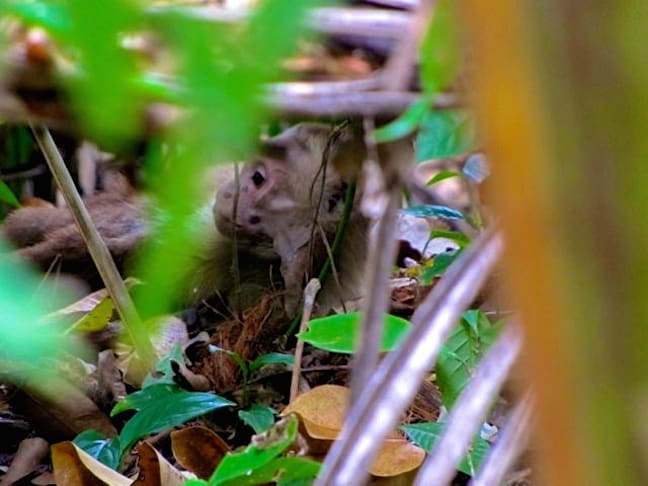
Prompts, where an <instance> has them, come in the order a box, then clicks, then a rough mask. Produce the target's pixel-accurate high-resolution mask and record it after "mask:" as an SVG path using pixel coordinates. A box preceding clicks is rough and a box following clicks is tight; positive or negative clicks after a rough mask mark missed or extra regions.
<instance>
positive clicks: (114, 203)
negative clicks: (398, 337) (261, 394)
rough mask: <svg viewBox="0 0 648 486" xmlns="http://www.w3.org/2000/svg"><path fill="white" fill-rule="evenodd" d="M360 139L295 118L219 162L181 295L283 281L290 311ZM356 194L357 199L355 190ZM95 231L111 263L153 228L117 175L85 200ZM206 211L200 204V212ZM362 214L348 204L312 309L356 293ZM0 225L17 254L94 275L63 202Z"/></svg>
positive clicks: (250, 293) (94, 278) (330, 234)
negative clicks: (246, 155) (240, 157)
mask: <svg viewBox="0 0 648 486" xmlns="http://www.w3.org/2000/svg"><path fill="white" fill-rule="evenodd" d="M361 142H362V140H361V139H360V140H358V136H357V134H356V133H354V132H353V130H352V129H351V128H350V127H346V128H341V129H340V128H338V129H334V128H332V127H330V126H327V125H323V124H316V123H301V124H298V125H295V126H293V127H292V128H289V129H288V130H286V131H285V132H283V133H281V134H279V135H278V136H275V137H272V138H269V139H267V140H266V141H265V142H263V143H262V146H261V148H260V150H259V155H258V156H256V157H255V158H253V159H252V160H251V161H249V162H247V163H245V164H243V165H242V166H241V167H239V168H238V174H236V172H235V171H236V169H235V168H234V167H228V168H224V169H222V170H220V173H219V176H218V178H219V181H220V182H219V184H218V187H217V190H216V195H215V197H214V200H213V204H211V211H209V210H208V211H207V212H209V213H211V215H212V217H210V218H209V219H207V220H205V219H204V218H203V220H201V221H203V222H202V223H199V224H204V225H205V228H204V229H205V233H206V236H205V238H203V240H204V241H203V242H202V243H201V244H202V246H201V247H200V248H199V249H198V250H197V252H196V255H193V256H192V259H191V260H192V263H191V266H190V268H189V269H188V272H187V274H188V275H189V278H188V282H187V285H186V289H185V290H184V292H182V294H183V295H184V296H185V299H184V300H185V301H186V302H185V303H187V304H191V303H195V302H198V301H200V300H203V299H206V298H208V297H210V296H212V295H216V294H219V295H220V296H221V297H222V298H224V299H226V302H228V304H230V305H231V304H233V301H234V299H233V296H235V295H237V300H238V301H240V302H243V303H245V304H251V303H254V302H257V301H258V298H259V297H260V296H261V295H262V294H263V293H264V292H268V291H270V290H276V289H277V288H280V289H283V297H284V308H285V310H286V312H287V313H288V314H289V315H292V314H295V313H296V312H297V310H298V306H299V302H300V298H301V292H302V288H303V286H304V284H305V283H306V282H307V281H308V279H309V278H312V277H317V276H318V274H319V272H320V270H321V268H322V266H323V265H324V264H325V262H326V261H327V259H328V258H329V255H330V249H331V245H332V244H333V240H334V238H335V235H336V232H337V230H338V226H339V223H340V221H341V220H342V215H343V212H344V206H345V197H346V193H347V191H348V190H349V186H350V184H351V181H347V180H343V178H342V176H340V175H339V173H338V172H337V171H336V170H335V167H336V166H337V167H340V166H346V167H348V166H349V165H353V164H356V165H357V166H359V165H360V163H361V162H362V160H363V158H364V157H365V152H364V150H362V149H360V148H359V147H361V146H362V143H361ZM356 199H357V197H356ZM85 203H86V206H87V208H88V210H89V212H90V215H91V217H92V220H93V221H94V223H95V225H96V227H97V229H98V231H99V233H100V234H101V236H102V237H103V239H104V241H105V242H106V244H107V246H108V248H109V250H110V252H111V253H112V255H113V257H114V259H115V261H116V263H117V265H118V267H119V268H120V269H123V268H124V265H125V264H126V263H127V262H128V261H129V260H130V259H131V258H132V256H133V255H136V253H137V250H138V249H139V248H140V247H141V246H142V244H143V243H144V242H145V240H146V239H147V238H149V237H151V236H152V235H153V234H154V231H153V226H154V223H152V222H151V221H153V220H154V219H155V218H154V217H151V213H152V212H153V213H154V208H151V206H152V203H151V202H150V200H149V199H148V198H146V197H145V196H142V195H139V194H138V193H136V192H135V191H134V190H133V189H132V188H131V187H130V186H129V185H127V184H123V182H122V183H121V184H120V183H115V184H112V185H111V184H107V187H106V190H105V191H103V192H101V193H98V194H96V195H93V196H90V197H88V198H86V199H85ZM204 212H206V211H203V213H204ZM368 231H369V221H368V220H367V218H366V217H364V216H363V215H361V214H360V211H358V210H353V211H352V212H351V216H350V220H349V223H348V225H347V228H346V231H345V233H344V238H343V240H342V242H341V245H340V246H339V252H338V253H339V254H338V256H337V261H336V262H335V264H334V266H333V268H334V271H333V272H332V274H331V275H330V276H329V278H328V279H327V280H326V281H325V282H324V283H323V288H322V290H321V292H320V294H319V296H318V298H317V301H316V302H317V306H318V308H317V313H318V314H324V313H326V312H328V311H330V310H331V309H332V308H333V307H336V306H339V305H340V304H342V303H344V302H345V301H348V300H351V299H355V298H358V297H360V294H361V293H362V274H363V270H364V266H365V258H366V253H367V240H368ZM0 233H2V234H4V236H5V237H6V238H7V239H8V240H9V241H10V242H12V243H13V244H14V245H15V246H16V247H18V248H19V249H18V250H17V252H18V253H19V254H20V255H22V256H23V257H25V258H26V259H27V260H30V261H32V262H34V263H35V264H37V265H38V266H39V267H41V268H42V269H44V270H47V269H48V268H52V267H54V266H56V265H60V269H61V271H63V272H68V273H74V274H77V275H79V276H81V277H82V278H84V279H85V280H87V281H88V282H90V283H91V285H93V286H95V287H98V286H101V280H100V278H99V276H98V273H97V272H96V269H95V268H94V265H93V263H92V260H91V259H90V256H89V253H88V250H87V247H86V244H85V242H84V241H83V238H82V237H81V235H80V233H79V232H78V230H77V228H76V225H75V224H74V221H73V218H72V215H71V214H70V212H69V211H68V210H67V209H66V208H55V207H25V208H21V209H18V210H16V211H14V212H13V213H12V214H10V215H9V216H8V217H7V219H6V221H5V223H4V224H3V226H2V227H1V228H0Z"/></svg>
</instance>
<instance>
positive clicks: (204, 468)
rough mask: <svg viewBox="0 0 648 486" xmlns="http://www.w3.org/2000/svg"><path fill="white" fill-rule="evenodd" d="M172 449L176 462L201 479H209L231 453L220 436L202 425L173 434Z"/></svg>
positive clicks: (175, 431) (176, 431)
mask: <svg viewBox="0 0 648 486" xmlns="http://www.w3.org/2000/svg"><path fill="white" fill-rule="evenodd" d="M171 449H172V451H173V457H175V459H176V461H178V463H179V464H180V465H181V466H182V467H184V468H185V469H187V470H189V471H191V472H193V473H195V474H196V476H198V477H199V478H200V479H208V478H209V477H210V476H211V475H212V473H213V472H214V470H215V469H216V466H218V464H219V463H220V462H221V460H222V459H223V457H224V456H225V454H227V453H228V452H229V451H230V448H229V446H228V445H227V444H226V443H225V441H224V440H223V439H221V437H220V436H219V435H218V434H216V433H215V432H213V431H212V430H210V429H208V428H207V427H202V426H200V425H195V426H192V427H186V428H184V429H181V430H174V431H173V432H171Z"/></svg>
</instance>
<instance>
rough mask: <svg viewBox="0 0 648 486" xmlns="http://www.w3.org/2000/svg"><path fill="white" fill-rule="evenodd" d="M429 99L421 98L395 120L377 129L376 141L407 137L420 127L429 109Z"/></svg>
mask: <svg viewBox="0 0 648 486" xmlns="http://www.w3.org/2000/svg"><path fill="white" fill-rule="evenodd" d="M429 107H430V103H429V101H428V100H420V101H417V102H416V103H414V104H413V105H411V106H410V107H409V108H407V110H405V112H404V113H403V114H402V115H401V116H399V117H398V118H396V119H395V120H394V121H392V122H390V123H388V124H387V125H383V126H382V127H380V128H378V129H376V131H375V132H374V136H375V137H376V142H378V143H384V142H391V141H393V140H398V139H399V138H403V137H406V136H407V135H409V134H410V133H412V132H414V131H415V130H417V129H418V126H419V124H420V123H421V120H423V117H424V116H425V114H426V113H427V111H428V110H429Z"/></svg>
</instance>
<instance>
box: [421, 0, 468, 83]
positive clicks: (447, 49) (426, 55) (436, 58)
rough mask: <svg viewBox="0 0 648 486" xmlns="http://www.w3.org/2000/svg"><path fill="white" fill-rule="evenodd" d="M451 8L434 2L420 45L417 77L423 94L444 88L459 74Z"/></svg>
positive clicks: (444, 1) (445, 0)
mask: <svg viewBox="0 0 648 486" xmlns="http://www.w3.org/2000/svg"><path fill="white" fill-rule="evenodd" d="M453 8H454V5H453V4H452V2H451V1H450V0H440V1H439V2H437V4H436V5H435V8H434V14H433V17H432V20H431V22H430V25H429V27H428V31H427V33H426V35H425V37H424V38H423V42H422V43H421V76H422V80H423V89H424V92H425V93H427V94H431V95H434V94H436V93H438V92H439V91H441V90H443V89H444V88H447V87H448V86H449V85H450V84H451V83H452V82H453V81H454V79H455V77H456V76H457V72H458V70H459V66H460V56H461V51H460V46H459V36H458V33H457V19H456V18H455V15H454V11H453Z"/></svg>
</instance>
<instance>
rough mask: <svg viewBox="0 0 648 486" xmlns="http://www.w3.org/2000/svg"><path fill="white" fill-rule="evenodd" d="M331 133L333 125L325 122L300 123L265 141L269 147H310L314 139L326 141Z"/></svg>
mask: <svg viewBox="0 0 648 486" xmlns="http://www.w3.org/2000/svg"><path fill="white" fill-rule="evenodd" d="M330 135H331V127H330V126H329V125H325V124H323V123H299V124H297V125H294V126H292V127H290V128H289V129H288V130H285V131H283V132H281V133H280V134H279V135H276V136H274V137H272V138H269V139H268V140H266V141H265V143H264V145H265V146H267V147H282V148H285V149H289V148H291V147H295V146H300V147H302V148H303V149H306V148H308V147H309V146H310V145H311V144H312V142H313V141H314V140H321V141H324V142H326V140H328V137H329V136H330Z"/></svg>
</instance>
